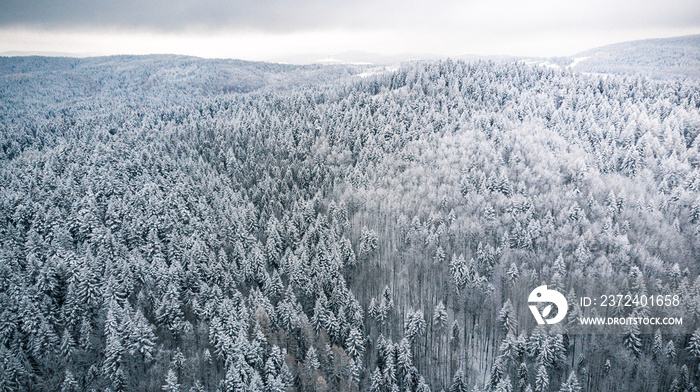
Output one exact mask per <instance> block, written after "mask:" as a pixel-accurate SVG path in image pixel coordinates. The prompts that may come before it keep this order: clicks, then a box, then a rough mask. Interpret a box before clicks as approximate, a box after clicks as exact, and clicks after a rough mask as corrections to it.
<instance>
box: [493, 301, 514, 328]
mask: <svg viewBox="0 0 700 392" xmlns="http://www.w3.org/2000/svg"><path fill="white" fill-rule="evenodd" d="M498 322H499V323H500V324H501V328H503V331H504V332H505V333H506V334H515V331H516V329H517V328H518V320H516V318H515V309H513V305H512V304H511V302H510V299H507V300H506V303H504V304H503V307H502V308H501V311H500V312H499V313H498Z"/></svg>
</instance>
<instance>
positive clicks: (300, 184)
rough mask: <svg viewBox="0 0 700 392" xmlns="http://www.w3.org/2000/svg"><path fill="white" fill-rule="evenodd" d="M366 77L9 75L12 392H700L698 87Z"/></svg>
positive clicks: (473, 68)
mask: <svg viewBox="0 0 700 392" xmlns="http://www.w3.org/2000/svg"><path fill="white" fill-rule="evenodd" d="M365 68H367V67H365ZM365 68H363V67H361V66H327V67H322V66H289V65H281V64H265V63H248V62H241V61H226V60H202V59H194V58H183V57H170V56H150V57H149V56H145V57H108V58H97V59H80V60H79V59H59V58H40V57H27V58H0V147H1V148H0V391H17V390H27V391H57V390H60V391H66V392H68V391H91V390H94V391H113V392H117V391H158V390H165V391H182V392H185V391H193V392H196V391H226V392H229V391H255V392H262V391H265V392H280V391H317V392H321V391H373V392H395V391H411V392H413V391H417V392H418V391H420V392H425V391H434V392H439V391H442V390H444V391H449V392H463V391H474V392H479V391H489V392H524V391H528V392H556V391H578V392H582V391H674V392H691V391H697V387H698V386H700V367H699V363H700V330H699V331H698V332H695V333H692V331H690V332H689V333H687V334H669V333H664V330H662V329H661V328H659V329H657V330H655V331H652V332H651V333H646V331H644V333H642V332H643V331H640V330H639V329H635V328H630V329H628V330H627V331H626V333H624V334H607V335H606V334H600V335H575V334H570V333H568V328H567V326H568V325H569V324H570V323H573V322H574V318H575V316H576V304H575V303H574V302H575V301H576V300H575V298H576V297H577V296H578V295H580V294H582V293H589V294H591V295H592V294H596V295H597V294H601V293H604V292H609V293H622V294H625V293H628V292H632V293H646V292H648V293H649V294H657V293H669V292H672V293H679V294H680V295H682V297H683V299H684V302H683V303H684V306H683V308H682V309H679V311H680V312H682V315H683V317H684V322H687V323H688V324H692V323H693V322H697V321H698V320H699V319H700V279H699V278H698V274H699V272H700V265H699V263H698V261H699V260H700V138H698V134H699V133H700V85H699V84H697V82H693V81H691V80H688V81H685V82H679V81H653V80H650V79H646V78H641V77H631V76H624V77H623V76H614V75H586V74H580V73H575V72H573V71H571V70H567V69H552V68H547V67H540V66H533V65H527V64H522V63H506V62H485V61H477V62H470V63H467V62H461V61H450V60H447V61H441V62H414V63H407V64H404V65H402V66H401V67H400V68H398V69H397V70H391V71H385V70H381V69H380V70H374V69H369V70H368V69H365ZM370 71H371V72H370ZM362 72H364V73H365V75H366V74H372V75H371V76H367V77H359V76H356V75H358V74H360V73H362ZM584 278H585V279H584ZM540 284H547V285H549V286H550V287H554V288H560V289H563V288H565V287H566V288H567V290H569V291H568V295H567V298H568V299H569V300H570V301H571V302H572V303H570V305H569V307H570V308H572V309H574V311H572V312H570V313H571V314H570V317H568V319H567V320H565V321H564V322H563V323H562V324H561V325H560V326H559V327H558V328H557V329H550V330H544V329H541V328H540V329H538V328H534V329H533V328H531V324H532V323H533V320H532V314H531V313H530V311H529V309H528V308H527V306H525V305H523V304H518V303H514V302H513V301H512V300H511V298H522V299H523V300H525V299H526V298H527V294H528V293H529V291H530V290H531V289H532V288H534V287H535V286H539V285H540ZM620 312H625V310H624V309H621V310H620Z"/></svg>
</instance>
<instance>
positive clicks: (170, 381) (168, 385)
mask: <svg viewBox="0 0 700 392" xmlns="http://www.w3.org/2000/svg"><path fill="white" fill-rule="evenodd" d="M161 389H162V390H164V391H165V392H180V384H178V382H177V374H176V373H175V371H174V370H173V369H169V370H168V374H167V375H166V376H165V384H163V387H162V388H161Z"/></svg>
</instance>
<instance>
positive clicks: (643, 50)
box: [569, 34, 700, 79]
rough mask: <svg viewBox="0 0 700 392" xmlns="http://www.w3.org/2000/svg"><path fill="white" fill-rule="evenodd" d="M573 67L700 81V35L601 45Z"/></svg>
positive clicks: (575, 56)
mask: <svg viewBox="0 0 700 392" xmlns="http://www.w3.org/2000/svg"><path fill="white" fill-rule="evenodd" d="M574 59H576V60H574ZM569 66H570V67H571V68H572V69H574V70H576V71H581V72H594V73H612V74H620V75H644V76H648V77H650V78H654V79H687V78H690V79H700V34H698V35H688V36H683V37H673V38H659V39H646V40H641V41H631V42H622V43H618V44H613V45H607V46H601V47H599V48H595V49H590V50H587V51H585V52H581V53H578V54H576V55H574V56H573V58H572V59H571V61H570V64H569Z"/></svg>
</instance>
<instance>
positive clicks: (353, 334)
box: [345, 327, 365, 360]
mask: <svg viewBox="0 0 700 392" xmlns="http://www.w3.org/2000/svg"><path fill="white" fill-rule="evenodd" d="M345 345H346V347H347V352H348V354H349V355H350V357H352V358H353V359H355V360H358V359H359V358H360V357H361V356H362V353H363V352H364V349H365V348H364V342H363V337H362V333H361V332H360V330H359V329H358V328H356V327H353V328H350V334H349V335H348V338H347V341H346V342H345Z"/></svg>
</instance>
